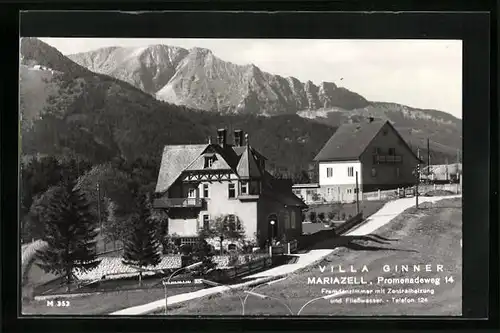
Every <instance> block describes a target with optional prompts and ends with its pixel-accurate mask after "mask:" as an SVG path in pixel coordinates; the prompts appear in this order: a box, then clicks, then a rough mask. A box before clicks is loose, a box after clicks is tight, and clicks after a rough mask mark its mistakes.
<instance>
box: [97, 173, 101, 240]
mask: <svg viewBox="0 0 500 333" xmlns="http://www.w3.org/2000/svg"><path fill="white" fill-rule="evenodd" d="M96 189H97V216H98V219H99V232H100V233H102V221H101V187H100V186H99V182H97V185H96Z"/></svg>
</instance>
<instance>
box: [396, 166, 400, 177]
mask: <svg viewBox="0 0 500 333" xmlns="http://www.w3.org/2000/svg"><path fill="white" fill-rule="evenodd" d="M396 177H397V178H399V168H396Z"/></svg>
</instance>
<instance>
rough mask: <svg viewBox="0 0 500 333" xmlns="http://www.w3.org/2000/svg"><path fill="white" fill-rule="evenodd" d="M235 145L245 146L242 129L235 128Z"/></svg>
mask: <svg viewBox="0 0 500 333" xmlns="http://www.w3.org/2000/svg"><path fill="white" fill-rule="evenodd" d="M234 145H235V146H236V147H241V146H243V131H242V130H240V129H236V130H234Z"/></svg>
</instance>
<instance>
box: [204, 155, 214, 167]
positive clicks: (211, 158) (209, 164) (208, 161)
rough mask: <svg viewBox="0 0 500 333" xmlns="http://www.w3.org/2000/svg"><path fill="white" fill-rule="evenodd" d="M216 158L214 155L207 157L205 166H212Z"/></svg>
mask: <svg viewBox="0 0 500 333" xmlns="http://www.w3.org/2000/svg"><path fill="white" fill-rule="evenodd" d="M214 160H215V158H214V157H212V156H207V157H205V168H211V167H212V165H213V164H214Z"/></svg>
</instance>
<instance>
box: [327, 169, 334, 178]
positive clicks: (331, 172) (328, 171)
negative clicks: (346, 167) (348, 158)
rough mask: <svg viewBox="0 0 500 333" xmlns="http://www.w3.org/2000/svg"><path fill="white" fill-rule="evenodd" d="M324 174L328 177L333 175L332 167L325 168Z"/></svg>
mask: <svg viewBox="0 0 500 333" xmlns="http://www.w3.org/2000/svg"><path fill="white" fill-rule="evenodd" d="M326 176H327V177H328V178H330V177H333V168H326Z"/></svg>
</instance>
